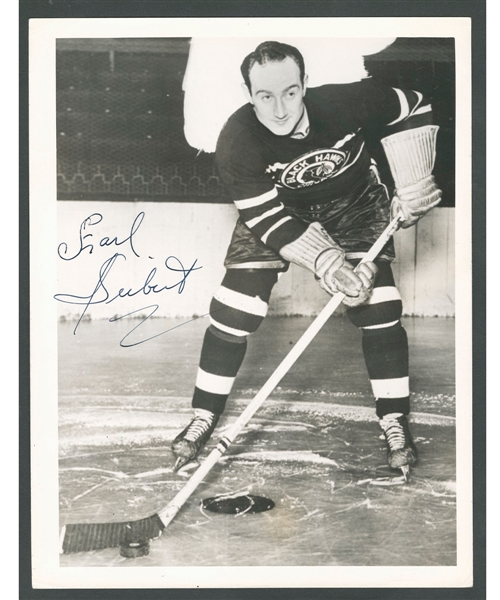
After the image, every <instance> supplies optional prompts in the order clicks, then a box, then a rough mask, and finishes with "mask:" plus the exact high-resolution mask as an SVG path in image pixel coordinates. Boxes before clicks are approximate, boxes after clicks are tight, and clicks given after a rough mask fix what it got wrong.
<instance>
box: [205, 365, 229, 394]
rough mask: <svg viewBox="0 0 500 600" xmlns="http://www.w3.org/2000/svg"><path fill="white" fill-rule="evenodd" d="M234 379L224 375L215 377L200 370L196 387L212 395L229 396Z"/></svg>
mask: <svg viewBox="0 0 500 600" xmlns="http://www.w3.org/2000/svg"><path fill="white" fill-rule="evenodd" d="M234 379H235V378H234V377H224V376H223V375H213V374H212V373H207V372H206V371H204V370H203V369H201V368H198V375H197V377H196V387H197V388H199V389H200V390H204V391H205V392H211V393H212V394H229V392H230V391H231V388H232V387H233V382H234Z"/></svg>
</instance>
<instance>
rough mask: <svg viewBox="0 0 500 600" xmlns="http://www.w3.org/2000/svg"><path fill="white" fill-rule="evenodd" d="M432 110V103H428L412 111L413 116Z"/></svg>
mask: <svg viewBox="0 0 500 600" xmlns="http://www.w3.org/2000/svg"><path fill="white" fill-rule="evenodd" d="M431 111H432V106H431V105H430V104H427V105H426V106H421V107H420V108H417V110H413V111H412V113H411V116H412V117H413V115H422V114H424V113H427V112H431Z"/></svg>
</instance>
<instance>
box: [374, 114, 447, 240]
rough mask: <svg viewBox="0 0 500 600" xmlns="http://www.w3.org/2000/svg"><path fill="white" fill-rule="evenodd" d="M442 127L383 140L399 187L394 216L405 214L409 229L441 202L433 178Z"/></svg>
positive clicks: (403, 132) (427, 126)
mask: <svg viewBox="0 0 500 600" xmlns="http://www.w3.org/2000/svg"><path fill="white" fill-rule="evenodd" d="M438 129H439V127H437V126H436V125H425V126H424V127H418V128H417V129H408V130H405V131H400V132H399V133H395V134H393V135H390V136H388V137H386V138H384V139H383V140H382V146H383V147H384V150H385V154H386V156H387V160H388V162H389V167H390V169H391V173H392V176H393V178H394V182H395V183H396V197H395V198H394V200H393V201H392V205H391V213H392V216H393V217H395V216H396V214H397V213H398V211H401V212H402V213H403V215H404V217H405V221H403V224H402V227H403V228H405V229H406V228H407V227H411V226H412V225H415V223H416V222H417V221H418V220H419V219H420V218H421V217H423V215H425V214H426V213H428V212H429V211H430V210H431V209H432V208H434V206H436V205H437V204H439V202H440V200H441V190H439V189H438V187H437V186H436V184H435V182H434V177H433V176H432V169H433V168H434V161H435V159H436V136H437V132H438Z"/></svg>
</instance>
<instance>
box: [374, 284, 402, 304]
mask: <svg viewBox="0 0 500 600" xmlns="http://www.w3.org/2000/svg"><path fill="white" fill-rule="evenodd" d="M390 300H401V295H400V293H399V292H398V290H397V288H396V287H394V286H393V285H388V286H383V287H376V288H373V292H372V295H371V296H370V299H369V300H368V302H367V304H380V302H389V301H390Z"/></svg>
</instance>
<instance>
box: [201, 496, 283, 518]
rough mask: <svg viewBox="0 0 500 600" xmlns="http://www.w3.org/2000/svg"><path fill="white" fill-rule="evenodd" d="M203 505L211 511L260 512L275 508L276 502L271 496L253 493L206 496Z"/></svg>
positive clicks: (238, 513)
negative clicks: (265, 496) (266, 496)
mask: <svg viewBox="0 0 500 600" xmlns="http://www.w3.org/2000/svg"><path fill="white" fill-rule="evenodd" d="M201 505H202V507H203V508H204V509H206V510H209V511H211V512H215V513H225V514H229V515H242V514H246V513H260V512H265V511H266V510H271V509H272V508H274V502H273V501H272V500H270V499H269V498H264V497H263V496H254V495H252V494H245V495H239V496H215V497H214V498H205V499H204V500H202V502H201Z"/></svg>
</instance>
